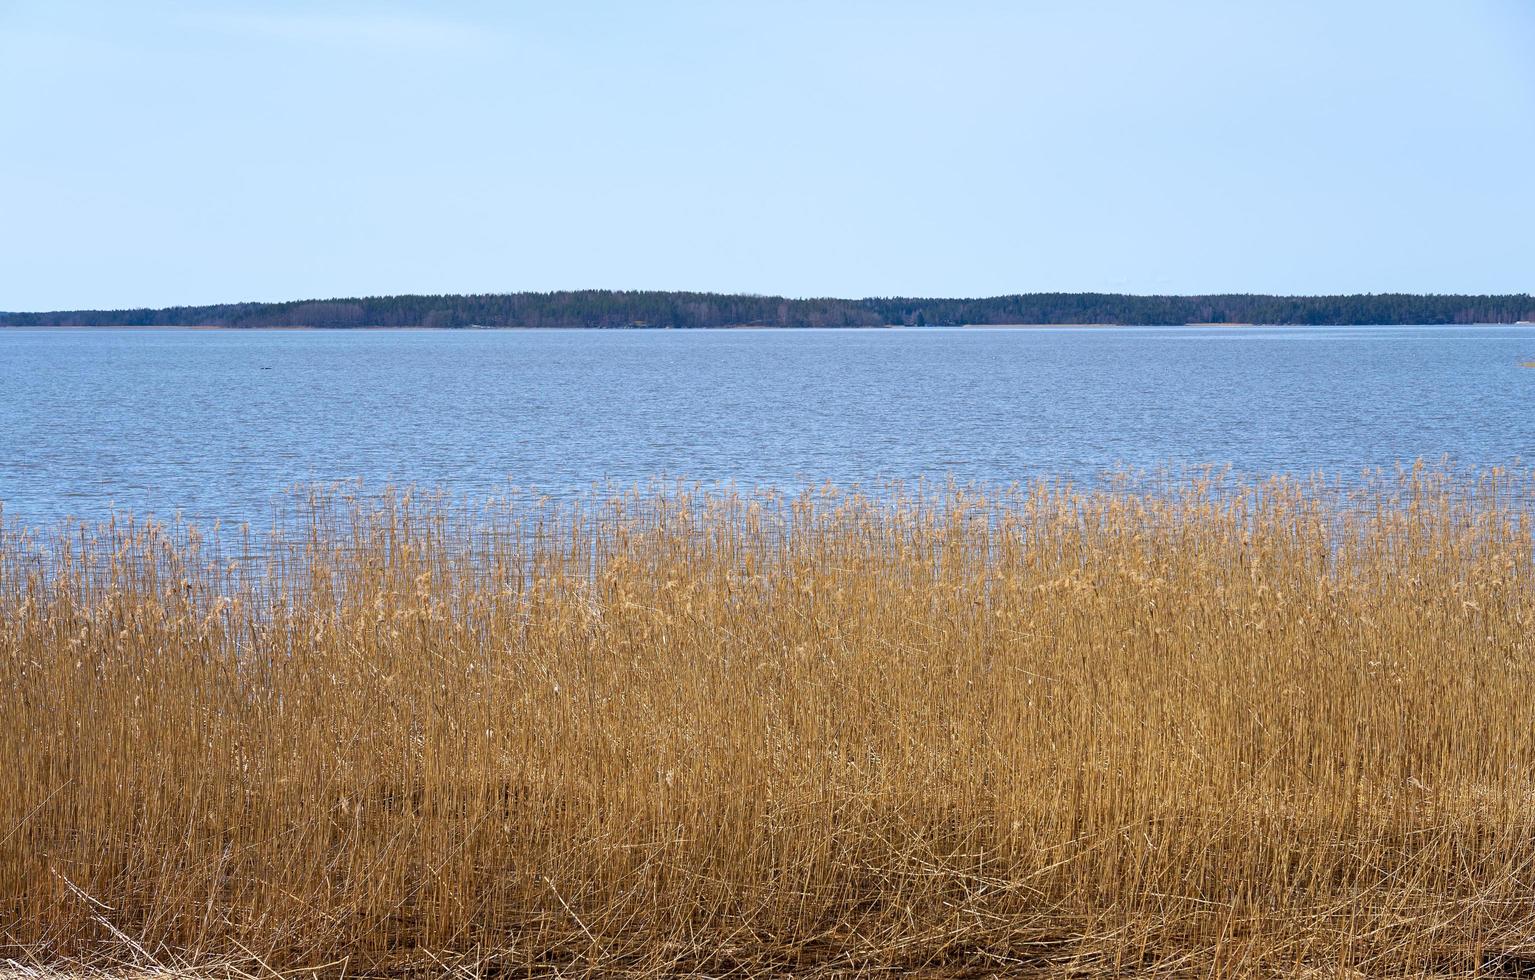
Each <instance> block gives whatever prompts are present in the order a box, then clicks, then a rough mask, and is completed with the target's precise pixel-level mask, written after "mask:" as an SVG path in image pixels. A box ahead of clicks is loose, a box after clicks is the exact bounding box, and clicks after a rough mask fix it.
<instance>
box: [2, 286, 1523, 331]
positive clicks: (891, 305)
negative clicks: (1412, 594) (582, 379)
mask: <svg viewBox="0 0 1535 980" xmlns="http://www.w3.org/2000/svg"><path fill="white" fill-rule="evenodd" d="M1521 320H1535V296H1532V295H1530V294H1528V293H1509V294H1503V295H1439V294H1415V293H1386V294H1374V293H1363V294H1355V295H1337V296H1272V295H1264V294H1253V293H1228V294H1218V295H1201V296H1141V295H1132V294H1125V293H1017V294H1012V295H1005V296H986V297H970V298H965V297H920V296H873V297H865V298H862V299H844V298H838V297H813V298H790V297H785V296H764V295H758V294H745V293H737V294H729V293H700V292H663V291H654V290H652V291H624V290H602V289H588V290H571V291H564V292H549V293H533V292H523V293H479V294H465V295H414V294H412V295H399V296H358V297H343V298H336V299H304V300H293V301H288V302H261V303H254V302H247V303H222V304H213V305H205V306H172V307H164V308H160V309H149V308H133V309H115V310H107V309H77V310H54V311H48V312H32V313H26V312H13V313H0V326H13V327H42V326H59V327H73V326H80V327H93V326H95V327H192V328H196V327H239V328H254V327H265V328H289V329H305V328H336V329H379V328H386V327H392V328H401V327H419V328H424V329H438V328H454V329H502V330H504V329H517V328H525V329H534V330H543V329H551V328H571V329H699V328H709V327H719V328H748V327H757V328H762V329H776V328H806V327H812V328H815V327H823V328H830V327H854V328H856V327H913V328H921V327H960V326H976V327H979V326H997V327H1024V326H1039V327H1046V326H1048V327H1078V326H1080V327H1091V326H1148V327H1152V326H1191V325H1197V326H1228V327H1235V326H1258V325H1264V326H1319V327H1320V326H1408V325H1412V326H1419V325H1423V326H1427V325H1434V324H1445V325H1448V324H1466V325H1471V324H1492V323H1510V324H1511V323H1516V322H1518V321H1521Z"/></svg>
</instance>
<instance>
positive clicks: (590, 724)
mask: <svg viewBox="0 0 1535 980" xmlns="http://www.w3.org/2000/svg"><path fill="white" fill-rule="evenodd" d="M1530 492H1531V483H1530V481H1529V480H1528V479H1526V478H1522V477H1519V478H1515V477H1511V476H1509V475H1507V474H1499V473H1492V474H1487V475H1484V476H1482V477H1480V478H1472V479H1462V478H1455V477H1449V476H1446V475H1444V474H1437V473H1433V472H1429V471H1425V470H1424V469H1422V468H1419V469H1417V470H1414V471H1410V472H1406V473H1403V474H1401V475H1400V478H1399V479H1391V478H1386V479H1377V480H1375V481H1374V482H1372V483H1370V484H1369V485H1368V486H1366V487H1365V488H1364V489H1362V490H1355V491H1349V492H1344V491H1341V490H1338V489H1337V488H1336V487H1332V488H1329V487H1328V486H1326V485H1324V484H1322V483H1320V482H1314V481H1312V482H1293V481H1275V482H1270V483H1264V484H1254V485H1244V484H1239V483H1222V482H1220V481H1200V480H1191V481H1188V482H1185V483H1182V484H1175V485H1171V486H1166V487H1163V488H1161V489H1159V490H1157V491H1156V492H1144V493H1135V492H1129V491H1125V490H1121V491H1118V492H1109V491H1104V492H1081V491H1076V490H1072V489H1069V488H1065V487H1059V486H1051V485H1043V484H1042V485H1038V486H1033V487H1026V488H1018V489H1013V490H1010V491H987V492H981V491H978V490H975V489H967V488H958V487H950V488H947V489H944V490H941V491H939V492H936V493H935V492H921V491H919V492H913V493H902V492H901V491H899V490H891V491H888V492H884V493H881V494H880V495H878V496H876V497H865V496H859V495H856V494H848V493H840V492H836V491H832V490H821V491H815V492H807V493H805V494H803V495H800V496H794V497H784V496H775V495H772V494H746V495H739V494H731V493H725V492H704V491H696V490H688V489H685V488H670V489H665V490H659V491H654V492H639V493H630V494H625V495H620V496H616V497H613V498H611V499H603V500H599V499H596V498H592V499H589V500H587V501H585V502H584V503H583V504H581V505H572V506H563V507H554V506H543V507H540V506H533V505H520V504H514V505H504V506H495V505H493V506H486V507H478V508H472V509H471V508H465V507H460V506H456V505H453V504H450V503H448V502H445V501H442V500H440V499H428V500H422V499H413V498H412V497H411V496H410V495H386V496H383V497H377V498H368V499H354V498H349V497H345V496H340V495H334V494H332V495H326V494H317V495H314V496H311V497H309V498H308V499H301V500H298V501H296V506H295V508H294V510H293V513H291V514H290V515H289V516H288V518H287V520H285V521H284V522H283V524H282V528H283V530H281V531H280V532H279V533H277V534H275V535H274V536H271V537H270V538H263V539H261V540H260V541H259V542H255V543H252V542H250V541H244V542H242V541H240V540H239V539H238V536H235V537H233V538H231V536H229V535H220V536H219V537H217V538H210V539H208V540H199V538H198V537H197V535H196V534H195V533H188V532H186V531H184V530H178V529H176V528H174V527H172V528H167V527H163V526H159V525H155V524H152V523H133V522H131V521H127V520H123V521H120V522H117V523H115V524H109V525H106V526H101V527H83V526H73V527H68V528H63V529H59V530H55V531H52V532H46V533H40V534H27V533H23V532H21V531H19V530H16V529H14V528H13V529H12V530H10V531H9V532H7V534H6V536H5V539H4V542H3V544H0V621H3V624H4V629H3V632H0V749H3V751H0V755H3V764H0V947H3V948H0V955H4V956H10V957H12V958H15V959H18V960H22V959H28V958H30V959H33V960H36V961H40V962H50V961H61V960H62V961H73V962H76V963H87V964H89V963H98V964H99V963H111V962H121V963H127V964H137V965H141V966H144V965H150V964H153V963H177V964H207V963H223V964H243V965H244V966H242V968H244V969H253V968H254V967H255V966H259V967H260V968H261V969H263V970H287V969H293V968H299V967H318V968H321V969H322V970H324V971H326V972H332V973H341V972H346V973H347V974H349V975H352V974H357V973H359V972H367V971H372V972H392V971H398V970H404V969H407V968H426V969H432V970H437V969H449V968H455V969H459V970H461V971H462V970H467V971H471V972H476V971H477V972H490V971H492V970H499V971H506V972H509V973H513V974H516V975H536V974H554V973H564V974H570V973H579V972H584V971H609V972H612V973H614V974H630V975H656V974H666V973H707V974H711V975H725V974H733V975H751V974H767V973H773V972H782V973H793V974H799V975H803V974H813V973H817V972H828V973H829V972H838V971H845V972H848V973H876V972H881V971H892V972H894V971H917V972H923V971H926V972H929V973H931V974H934V975H954V974H961V973H963V974H972V975H973V974H976V973H986V972H996V973H1026V972H1028V971H1030V970H1039V971H1042V972H1048V971H1062V970H1072V971H1081V972H1083V973H1086V974H1092V973H1095V972H1096V973H1103V974H1111V973H1114V972H1116V971H1119V972H1120V973H1125V974H1128V973H1131V972H1141V973H1152V974H1156V973H1164V974H1169V975H1172V974H1190V975H1193V974H1199V975H1212V974H1213V975H1220V976H1230V975H1261V974H1268V975H1276V976H1288V975H1295V974H1297V973H1299V972H1302V971H1308V970H1309V971H1315V972H1316V973H1317V974H1318V975H1323V974H1325V975H1353V974H1359V975H1376V974H1382V973H1384V974H1400V973H1403V972H1408V973H1411V972H1419V973H1438V974H1454V975H1468V974H1476V973H1482V974H1485V975H1497V974H1500V973H1509V972H1516V971H1517V970H1519V969H1522V968H1524V967H1525V966H1528V965H1530V964H1535V571H1532V534H1531V523H1530V517H1529V499H1530ZM257 544H259V548H257V547H256V545H257ZM243 549H249V550H251V551H259V553H260V555H261V556H262V557H260V558H259V559H256V560H241V557H240V554H239V552H241V551H242V550H243Z"/></svg>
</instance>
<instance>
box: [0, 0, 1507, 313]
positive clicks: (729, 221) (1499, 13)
mask: <svg viewBox="0 0 1535 980" xmlns="http://www.w3.org/2000/svg"><path fill="white" fill-rule="evenodd" d="M1532 51H1535V3H1532V2H1530V0H1440V2H1436V3H1429V2H1419V0H1325V2H1324V0H1273V2H1268V3H1260V2H1243V0H1220V2H1215V0H1211V2H1204V0H1193V2H1178V3H1173V2H1163V3H1157V2H1144V0H1141V2H1132V0H1060V2H1055V0H1032V2H1031V0H1018V2H1012V3H1002V2H982V0H947V2H941V3H940V2H931V3H915V2H904V0H882V2H862V0H848V2H838V0H820V2H796V0H782V2H773V3H767V2H759V3H745V2H717V3H683V2H667V0H659V2H653V3H641V2H600V0H561V2H557V3H556V2H544V3H536V4H535V3H515V2H506V3H491V2H484V3H475V2H439V3H403V2H400V3H390V2H374V3H304V4H300V3H284V2H267V3H212V2H204V3H165V2H132V3H130V2H122V0H113V2H86V0H0V140H3V142H4V146H5V148H4V151H3V152H0V309H10V310H29V309H53V308H75V307H120V306H138V305H167V304H176V303H204V302H218V301H235V300H247V299H284V298H299V297H318V296H335V295H355V294H378V293H399V292H489V291H503V290H518V289H559V288H579V287H612V288H655V289H709V290H721V291H744V292H761V293H783V294H788V295H795V296H804V295H840V296H862V295H876V294H895V293H901V294H909V295H985V294H995V293H1007V292H1025V291H1036V290H1112V291H1128V292H1143V293H1144V292H1211V291H1263V292H1282V293H1309V292H1338V291H1344V292H1354V291H1377V292H1378V291H1388V290H1403V291H1436V292H1450V291H1465V292H1484V291H1486V292H1493V291H1496V292H1526V291H1531V290H1535V55H1532Z"/></svg>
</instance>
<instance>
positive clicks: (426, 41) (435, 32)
mask: <svg viewBox="0 0 1535 980" xmlns="http://www.w3.org/2000/svg"><path fill="white" fill-rule="evenodd" d="M210 20H211V26H213V27H216V28H217V29H219V30H223V31H227V32H229V33H233V34H239V35H242V36H245V37H251V38H258V39H263V40H271V41H280V42H284V43H288V44H302V45H317V46H328V47H351V48H364V49H385V50H398V51H421V50H432V51H458V50H464V49H467V48H473V47H478V46H479V45H481V44H484V43H485V42H486V40H487V39H488V32H487V31H486V30H485V29H484V28H483V27H478V26H474V25H470V24H465V23H462V22H459V21H453V20H448V19H444V18H439V17H432V16H428V15H421V14H409V13H399V12H392V11H390V12H374V11H358V12H353V13H319V12H311V11H240V12H224V13H219V14H214V15H212V16H211V17H210Z"/></svg>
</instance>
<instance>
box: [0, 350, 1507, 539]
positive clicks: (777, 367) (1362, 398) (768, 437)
mask: <svg viewBox="0 0 1535 980" xmlns="http://www.w3.org/2000/svg"><path fill="white" fill-rule="evenodd" d="M1530 360H1535V329H1532V328H1530V327H1353V328H1295V327H1292V328H1273V329H1270V328H1221V329H1215V328H1198V327H1194V328H1115V329H1101V328H1099V329H1094V328H1086V329H1071V328H1060V329H1054V328H1052V329H1016V330H1008V329H968V330H870V331H773V330H721V331H654V332H652V331H625V332H598V331H455V332H434V331H408V330H407V331H356V332H345V331H183V330H18V329H7V330H3V331H0V501H3V504H4V510H5V514H6V517H7V518H9V519H12V520H19V521H22V522H24V523H30V524H45V523H49V522H51V521H53V520H56V519H58V518H60V517H62V516H65V515H75V516H80V517H87V518H95V517H100V516H102V515H105V514H106V513H108V512H109V511H110V510H111V509H112V508H113V507H114V506H115V507H116V508H118V509H119V510H132V511H136V512H138V513H141V514H142V513H148V512H153V513H156V514H159V515H162V516H168V515H170V514H171V513H172V512H174V511H176V510H177V509H180V510H181V511H183V512H184V514H186V515H188V516H190V517H193V518H197V519H209V518H214V517H217V518H221V519H224V520H225V521H238V520H244V519H250V520H260V519H262V518H263V517H264V516H265V515H267V514H268V513H269V512H270V505H271V502H272V500H273V499H274V497H275V496H276V494H277V493H279V492H280V491H282V490H284V489H285V488H287V487H290V486H291V485H293V484H295V483H300V482H311V481H322V482H323V481H334V480H351V479H354V478H361V479H362V480H363V481H364V485H365V486H367V487H374V488H377V487H382V486H383V485H384V484H386V483H389V482H393V483H395V484H403V483H413V484H417V485H426V486H430V487H438V488H443V489H446V490H447V491H449V492H451V493H453V494H457V495H476V496H479V495H486V494H497V493H504V492H505V491H506V490H508V489H509V488H510V487H513V486H516V487H523V488H538V489H541V490H545V491H550V492H554V493H558V494H566V493H572V492H579V491H581V490H583V489H585V488H588V487H590V486H591V485H592V484H594V483H605V482H608V481H615V482H618V483H622V484H630V483H634V482H636V481H646V480H648V479H649V478H651V477H655V476H658V475H669V476H685V477H690V478H696V479H699V480H702V481H706V482H711V481H735V482H736V483H738V484H740V485H743V486H752V485H758V484H774V485H779V486H789V487H792V486H795V485H800V484H803V483H806V482H819V481H822V480H831V481H835V482H837V483H841V484H852V483H863V484H870V483H874V482H878V481H883V480H887V479H891V478H900V479H906V480H911V479H915V478H918V477H939V478H941V477H944V476H947V475H950V474H952V475H955V476H958V477H960V478H962V479H967V480H968V479H975V480H980V481H985V482H1011V481H1014V480H1024V479H1027V478H1029V477H1034V476H1050V477H1069V478H1073V479H1076V480H1079V481H1091V480H1094V479H1097V478H1100V477H1101V476H1102V475H1103V474H1104V473H1105V471H1107V470H1110V469H1113V468H1115V467H1119V466H1128V467H1144V468H1158V467H1162V466H1167V465H1170V466H1173V467H1182V466H1188V465H1196V466H1197V465H1206V464H1217V465H1227V464H1229V465H1231V466H1232V467H1233V468H1235V469H1236V470H1237V471H1239V472H1242V473H1247V474H1269V473H1276V472H1287V473H1297V472H1299V473H1308V472H1312V471H1317V470H1320V471H1324V472H1327V473H1330V474H1337V475H1341V476H1343V477H1344V478H1348V477H1349V476H1350V475H1353V474H1357V473H1358V472H1359V471H1360V470H1361V469H1362V468H1363V467H1367V466H1368V467H1375V466H1379V467H1392V466H1394V465H1395V464H1397V463H1399V462H1402V461H1410V460H1412V459H1414V458H1417V457H1426V458H1429V459H1432V460H1437V459H1439V458H1440V457H1441V456H1445V455H1448V456H1450V457H1452V458H1453V460H1455V461H1456V462H1457V463H1459V464H1461V465H1464V466H1469V467H1481V466H1488V465H1509V464H1514V463H1515V462H1516V461H1517V460H1519V459H1521V458H1522V459H1523V460H1524V461H1525V462H1526V464H1528V465H1535V370H1532V369H1529V368H1524V367H1521V366H1520V365H1521V362H1524V361H1530Z"/></svg>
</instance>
